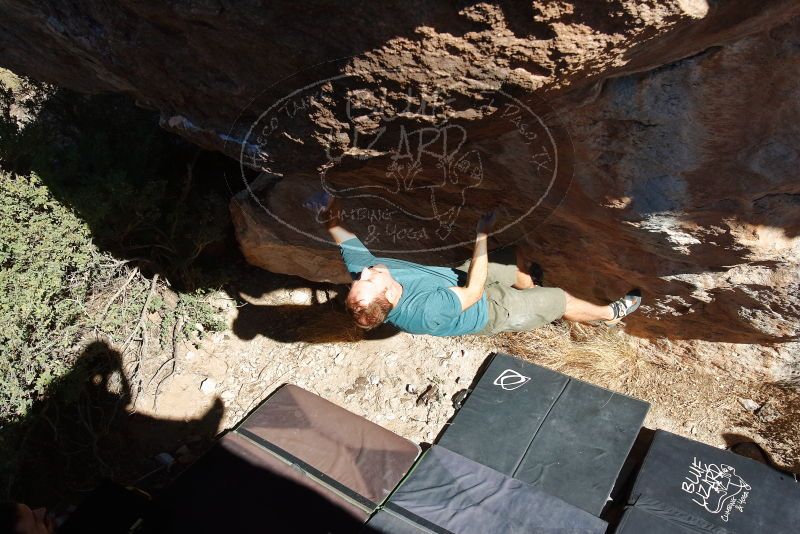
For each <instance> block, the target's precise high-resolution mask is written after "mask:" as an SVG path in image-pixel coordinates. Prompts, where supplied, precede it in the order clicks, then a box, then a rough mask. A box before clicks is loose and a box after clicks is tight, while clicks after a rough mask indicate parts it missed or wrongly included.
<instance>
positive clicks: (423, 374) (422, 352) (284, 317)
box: [134, 273, 800, 472]
mask: <svg viewBox="0 0 800 534" xmlns="http://www.w3.org/2000/svg"><path fill="white" fill-rule="evenodd" d="M249 286H250V287H251V288H252V287H257V288H258V289H256V290H254V289H250V290H249V293H248V292H244V291H243V292H241V293H240V294H239V295H238V298H232V297H231V296H229V295H226V294H224V293H219V294H218V295H217V296H216V297H215V299H214V303H215V305H216V306H217V307H218V308H219V309H220V310H221V311H222V312H223V313H224V314H225V316H226V317H227V320H228V325H229V328H228V330H226V331H224V332H217V333H214V334H213V335H210V336H206V338H205V339H204V340H202V341H196V342H195V343H190V342H187V343H184V344H183V345H181V346H180V347H179V348H178V350H177V351H176V361H175V369H174V372H173V373H172V374H170V375H169V376H168V377H167V378H166V379H163V378H162V380H163V381H162V382H161V386H160V388H159V394H158V396H157V397H154V395H153V393H154V388H153V387H150V388H145V389H144V390H143V391H142V392H141V393H140V394H139V396H138V398H136V399H135V403H134V405H135V412H136V413H138V414H140V415H143V416H150V417H152V418H158V419H168V420H175V421H181V420H182V421H191V420H196V419H198V418H200V417H202V416H203V414H204V413H207V412H209V410H211V409H212V408H213V407H214V405H215V403H219V402H220V401H221V403H222V404H223V405H224V412H223V414H222V417H221V419H220V420H219V425H218V430H219V431H222V430H224V429H226V428H230V427H232V426H233V425H235V424H236V423H237V422H238V421H240V420H241V419H242V418H243V417H244V416H245V415H246V414H247V413H248V412H249V411H251V410H252V409H253V408H254V407H256V406H257V405H258V404H259V403H260V402H261V401H262V400H263V399H264V398H266V397H267V396H268V395H269V394H270V393H272V391H274V390H275V389H276V388H277V387H279V386H280V385H281V384H284V383H292V384H296V385H298V386H301V387H303V388H305V389H307V390H309V391H312V392H314V393H316V394H318V395H320V396H322V397H324V398H326V399H328V400H330V401H332V402H334V403H336V404H338V405H340V406H343V407H345V408H347V409H348V410H350V411H352V412H354V413H357V414H359V415H362V416H364V417H366V418H367V419H369V420H371V421H374V422H375V423H378V424H380V425H382V426H384V427H386V428H388V429H390V430H392V431H394V432H396V433H398V434H400V435H402V436H404V437H406V438H408V439H410V440H412V441H414V442H418V443H420V442H427V443H432V442H433V441H434V440H435V439H436V436H437V435H438V434H439V433H440V432H441V431H442V429H443V428H444V426H445V425H446V424H447V421H448V419H449V418H450V417H451V416H452V415H453V412H454V408H453V403H452V398H453V396H454V395H455V394H456V393H458V392H459V391H460V390H462V389H464V388H467V387H469V385H470V384H471V382H472V381H473V379H474V378H475V375H476V372H477V371H478V369H479V368H480V366H481V364H482V363H483V362H484V360H485V359H486V358H487V356H488V355H489V354H491V353H492V352H493V351H498V350H503V351H506V352H510V353H511V354H515V355H518V356H521V357H524V358H526V359H528V360H530V361H533V362H536V363H540V364H542V365H545V366H548V367H551V368H556V369H557V370H560V371H562V372H565V373H567V374H570V375H572V376H575V377H578V378H583V379H586V380H588V381H589V382H592V383H595V384H597V385H600V386H604V387H608V388H610V389H614V390H616V391H619V392H621V393H624V394H627V395H631V396H634V397H637V398H640V399H643V400H645V401H647V402H649V403H650V404H651V406H652V407H651V409H650V412H649V414H648V416H647V419H646V421H645V425H646V426H647V427H649V428H661V429H665V430H668V431H670V432H674V433H677V434H680V435H683V436H687V437H690V438H693V439H696V440H699V441H702V442H705V443H708V444H711V445H714V446H718V447H729V446H732V445H734V444H736V443H739V442H743V441H744V442H747V441H753V442H755V443H757V444H759V445H760V446H761V447H762V448H763V449H764V450H765V451H766V452H767V453H768V455H769V457H770V460H771V461H772V462H774V463H775V464H776V465H778V466H780V467H783V468H785V469H790V470H793V471H795V472H798V471H800V462H798V458H800V418H798V417H797V409H798V407H800V401H798V395H797V394H796V392H794V391H790V390H783V389H780V388H778V387H775V386H764V385H760V386H753V385H752V384H749V383H744V382H742V381H740V380H738V379H737V378H736V377H734V376H731V375H730V374H728V373H726V372H722V371H719V370H718V369H715V368H710V369H700V368H698V367H697V366H696V365H694V364H692V363H691V362H683V363H680V358H677V359H676V358H666V359H665V358H657V357H654V350H655V348H654V346H653V345H652V344H650V343H647V342H645V341H642V340H638V339H636V338H632V337H630V336H627V335H625V334H624V332H623V331H622V330H621V329H613V330H609V329H606V328H605V327H598V328H594V327H577V328H576V327H574V326H572V327H571V326H570V325H568V324H566V323H556V324H554V325H551V326H548V327H546V328H543V329H540V330H539V331H536V332H534V333H530V334H527V333H526V334H504V335H499V336H494V337H483V336H465V337H459V338H436V337H430V336H417V335H410V334H405V333H395V332H392V331H386V330H384V331H380V332H376V333H371V334H370V335H369V337H368V338H364V337H363V335H362V334H360V333H359V332H358V331H355V330H354V329H353V328H352V327H350V326H349V324H348V323H347V318H346V317H345V316H344V315H343V314H342V312H341V306H340V305H337V303H336V302H335V300H334V296H335V288H333V287H332V286H314V287H309V286H307V285H304V282H303V281H301V280H299V279H291V278H288V277H286V278H284V277H276V276H274V275H269V274H268V273H265V274H264V279H263V280H262V281H260V282H259V283H256V284H249ZM234 297H237V296H236V295H234ZM659 350H660V349H659ZM665 360H667V361H669V360H672V361H673V363H669V364H668V363H664V361H665ZM676 361H677V362H678V363H676ZM161 363H163V362H159V361H152V362H145V365H144V368H143V372H144V373H145V374H148V373H153V372H155V369H156V368H157V366H159V365H161ZM426 392H427V393H426ZM748 401H752V402H748ZM743 403H744V404H743ZM746 405H747V406H746ZM168 452H173V453H174V451H168ZM179 452H180V451H179Z"/></svg>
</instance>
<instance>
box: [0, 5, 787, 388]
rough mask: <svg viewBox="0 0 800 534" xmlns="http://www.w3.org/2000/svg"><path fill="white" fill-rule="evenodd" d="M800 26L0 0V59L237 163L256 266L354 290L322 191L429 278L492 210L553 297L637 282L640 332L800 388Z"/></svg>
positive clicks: (716, 10)
mask: <svg viewBox="0 0 800 534" xmlns="http://www.w3.org/2000/svg"><path fill="white" fill-rule="evenodd" d="M798 13H800V4H798V3H797V2H796V1H794V0H774V1H770V2H753V1H752V0H727V1H711V2H705V1H703V0H673V1H668V2H663V1H644V2H642V1H629V0H608V1H606V2H597V1H594V0H573V1H558V2H539V1H534V2H530V3H527V4H526V3H522V2H512V1H507V2H506V1H498V2H474V3H473V2H465V3H460V4H458V5H455V4H453V3H449V2H427V1H422V0H419V1H410V2H409V1H407V0H406V1H403V2H399V1H397V2H394V1H390V2H357V3H352V2H350V3H339V2H331V1H329V0H310V1H308V2H303V3H295V2H285V1H277V2H271V3H269V4H268V5H266V6H264V5H261V2H236V3H227V2H223V1H216V0H207V1H191V2H190V1H185V2H181V1H172V2H143V1H133V0H128V1H123V2H120V3H119V4H118V5H116V7H110V6H109V5H108V4H107V3H102V2H96V1H93V0H89V1H87V2H81V3H74V2H48V3H39V2H33V1H31V0H27V1H26V0H20V1H18V2H14V3H4V4H2V5H1V6H0V28H1V29H2V31H1V32H0V64H2V66H6V67H9V68H11V69H12V70H15V71H17V72H20V73H24V74H28V75H32V76H35V77H37V78H40V79H44V80H48V81H53V82H57V83H59V84H61V85H64V86H67V87H70V88H73V89H77V90H81V91H87V92H98V91H116V92H122V93H125V94H128V95H130V96H131V97H132V98H134V99H136V101H137V102H138V103H140V105H143V106H147V107H150V108H153V109H158V110H160V111H161V117H162V118H161V124H162V126H163V127H164V128H166V129H168V130H170V131H173V132H175V133H178V134H180V135H183V136H185V137H186V138H188V139H190V140H192V141H194V142H196V143H197V144H199V145H201V146H204V147H206V148H210V149H216V150H220V151H223V152H225V153H227V154H229V155H231V156H232V157H236V158H238V159H240V161H241V162H242V176H241V179H242V188H243V191H242V193H240V194H239V195H236V196H235V198H234V199H233V200H232V202H231V212H232V216H233V220H234V223H235V225H236V231H237V237H238V239H239V241H240V244H241V247H242V250H243V252H244V254H245V256H246V257H247V259H248V261H250V262H252V263H253V264H255V265H259V266H261V267H264V268H266V269H269V270H273V271H277V272H283V273H289V274H297V275H300V276H304V277H306V278H308V279H311V280H330V281H344V280H346V273H345V272H344V271H343V269H342V267H341V265H340V263H339V258H338V252H337V251H336V249H335V247H333V246H332V245H331V243H330V242H329V241H328V240H327V238H326V235H325V233H324V231H323V230H322V228H321V226H320V224H319V223H320V221H318V220H316V218H315V216H314V214H313V213H311V212H310V211H308V210H306V209H304V208H303V204H304V202H305V201H306V200H308V199H309V197H311V196H313V195H314V194H315V193H318V192H320V191H321V190H327V191H328V192H331V193H333V194H335V195H337V196H340V197H341V198H342V204H343V207H344V215H345V217H346V221H347V223H348V225H349V226H350V227H351V228H352V229H353V230H354V231H356V232H357V233H358V234H359V235H360V236H361V237H362V239H364V241H365V242H367V243H368V245H369V246H370V247H371V248H373V249H374V250H375V251H376V253H377V254H379V255H391V256H399V257H404V258H407V259H411V260H415V261H423V262H426V263H449V264H454V263H455V262H458V261H460V260H462V259H464V258H465V257H467V256H468V255H469V252H470V250H469V249H470V242H471V239H472V234H473V232H474V223H475V220H476V219H477V217H478V216H479V214H480V213H481V212H483V211H484V210H486V209H490V208H497V209H498V210H499V212H500V224H499V225H498V228H499V230H500V231H499V232H498V233H497V234H496V235H495V236H494V237H493V246H496V247H499V246H502V245H508V244H512V243H516V244H518V245H520V246H523V247H524V249H525V250H526V252H527V253H528V254H529V255H530V256H531V257H532V258H534V257H535V258H537V259H538V261H539V262H540V263H541V264H542V265H544V267H545V268H546V269H547V279H548V282H549V283H553V284H559V285H561V286H563V287H565V288H566V289H568V290H569V291H571V292H573V293H575V294H576V295H578V296H582V297H584V298H590V299H594V300H598V301H602V300H608V299H611V298H614V297H616V296H618V295H619V294H620V293H622V292H624V291H625V290H627V289H628V288H630V287H632V286H638V287H641V288H642V289H643V290H644V294H645V298H646V305H645V306H644V307H643V309H642V312H641V313H640V314H638V315H637V316H634V317H632V318H631V319H630V321H629V324H628V331H629V332H630V333H633V334H635V335H637V336H640V337H641V338H642V339H645V340H654V342H656V343H657V342H658V340H660V339H669V340H671V341H672V342H674V343H675V344H677V345H679V346H680V347H681V350H685V351H690V352H692V353H693V355H694V356H695V357H699V358H703V359H706V360H709V361H711V362H712V363H714V364H716V365H720V366H723V367H726V368H731V369H743V370H746V371H747V372H758V373H764V374H768V375H770V376H772V377H777V378H781V379H786V380H793V379H795V380H796V379H798V378H797V373H798V371H797V369H798V366H799V365H800V350H799V349H798V345H797V343H796V342H795V341H794V340H795V339H797V337H798V333H799V332H798V324H800V322H799V321H798V318H800V300H798V297H797V295H798V288H799V286H800V280H799V279H798V263H800V259H799V258H798V256H799V255H800V252H799V249H800V243H799V242H798V228H799V227H800V225H799V223H798V211H799V210H798V209H797V208H798V198H800V196H798V195H800V186H798V181H797V179H796V178H794V177H793V170H794V169H796V168H797V158H798V155H797V152H796V149H795V148H794V147H796V146H798V143H797V141H798V133H797V126H796V124H797V120H796V119H797V118H798V109H799V108H798V101H800V100H798V96H800V95H798V85H797V82H796V80H797V79H800V78H798V74H800V73H799V72H798V69H800V65H799V64H798V57H800V56H799V54H800V51H799V50H800V47H799V46H798V35H799V34H798V31H800V30H798V22H797V19H796V17H797V15H798ZM342 58H344V59H342ZM237 179H238V178H237ZM672 352H673V353H675V350H674V346H673V347H672Z"/></svg>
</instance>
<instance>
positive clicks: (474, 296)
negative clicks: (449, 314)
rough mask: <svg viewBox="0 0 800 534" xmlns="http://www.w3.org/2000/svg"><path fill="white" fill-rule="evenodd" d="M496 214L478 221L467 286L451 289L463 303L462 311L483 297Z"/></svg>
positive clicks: (489, 214) (487, 215)
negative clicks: (491, 233)
mask: <svg viewBox="0 0 800 534" xmlns="http://www.w3.org/2000/svg"><path fill="white" fill-rule="evenodd" d="M494 220H495V215H494V212H489V213H487V214H485V215H483V216H482V217H481V218H480V220H479V221H478V235H477V237H476V238H475V250H474V251H473V253H472V261H471V262H470V264H469V273H468V274H467V285H465V286H464V287H451V288H450V290H451V291H453V292H454V293H455V294H456V295H457V296H458V300H459V301H461V311H464V310H466V309H467V308H469V307H470V306H472V305H473V304H475V303H476V302H478V301H479V300H481V297H482V296H483V290H484V287H485V286H486V276H487V275H488V273H489V258H488V256H487V253H488V251H487V241H488V240H489V232H490V231H491V228H492V225H493V224H494Z"/></svg>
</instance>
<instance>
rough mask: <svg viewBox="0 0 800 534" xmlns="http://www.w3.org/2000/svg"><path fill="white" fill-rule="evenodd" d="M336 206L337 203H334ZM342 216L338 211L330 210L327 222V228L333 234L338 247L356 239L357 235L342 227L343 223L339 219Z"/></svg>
mask: <svg viewBox="0 0 800 534" xmlns="http://www.w3.org/2000/svg"><path fill="white" fill-rule="evenodd" d="M334 204H337V203H336V202H335V201H334ZM337 208H338V205H337ZM340 214H341V212H340V211H339V210H338V209H330V210H329V212H328V215H329V216H330V218H329V219H328V220H327V221H326V222H325V227H326V228H327V229H328V233H329V234H331V237H332V238H333V240H334V241H335V242H336V244H337V245H341V244H342V243H344V242H345V241H347V240H349V239H353V238H354V237H356V234H354V233H353V232H351V231H349V230H347V229H345V227H344V226H342V223H341V221H340V219H339V217H340Z"/></svg>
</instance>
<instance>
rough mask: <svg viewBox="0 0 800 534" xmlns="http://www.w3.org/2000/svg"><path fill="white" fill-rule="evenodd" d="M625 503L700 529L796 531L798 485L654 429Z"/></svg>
mask: <svg viewBox="0 0 800 534" xmlns="http://www.w3.org/2000/svg"><path fill="white" fill-rule="evenodd" d="M629 502H630V504H633V505H634V506H635V507H636V508H641V509H643V510H646V511H647V512H650V513H652V514H655V515H660V516H662V517H664V518H666V519H669V520H672V521H674V522H678V523H684V524H686V523H688V524H689V526H692V527H694V528H695V529H702V531H703V532H730V533H739V534H744V533H748V534H750V533H756V532H764V533H768V534H778V533H783V532H793V533H794V532H798V531H799V530H800V484H799V483H798V482H797V481H796V480H795V479H794V477H793V476H792V475H788V474H786V473H782V472H780V471H777V470H775V469H773V468H771V467H769V466H766V465H764V464H761V463H759V462H756V461H755V460H751V459H750V458H745V457H744V456H739V455H737V454H734V453H732V452H729V451H725V450H722V449H717V448H715V447H711V446H709V445H706V444H704V443H699V442H697V441H693V440H690V439H687V438H683V437H680V436H676V435H675V434H670V433H669V432H665V431H663V430H658V431H656V433H655V436H654V438H653V442H652V444H651V445H650V449H649V450H648V451H647V455H646V456H645V459H644V461H643V463H642V467H641V469H640V470H639V474H638V475H637V477H636V482H635V483H634V486H633V489H632V491H631V496H630V499H629ZM720 529H722V530H720Z"/></svg>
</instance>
